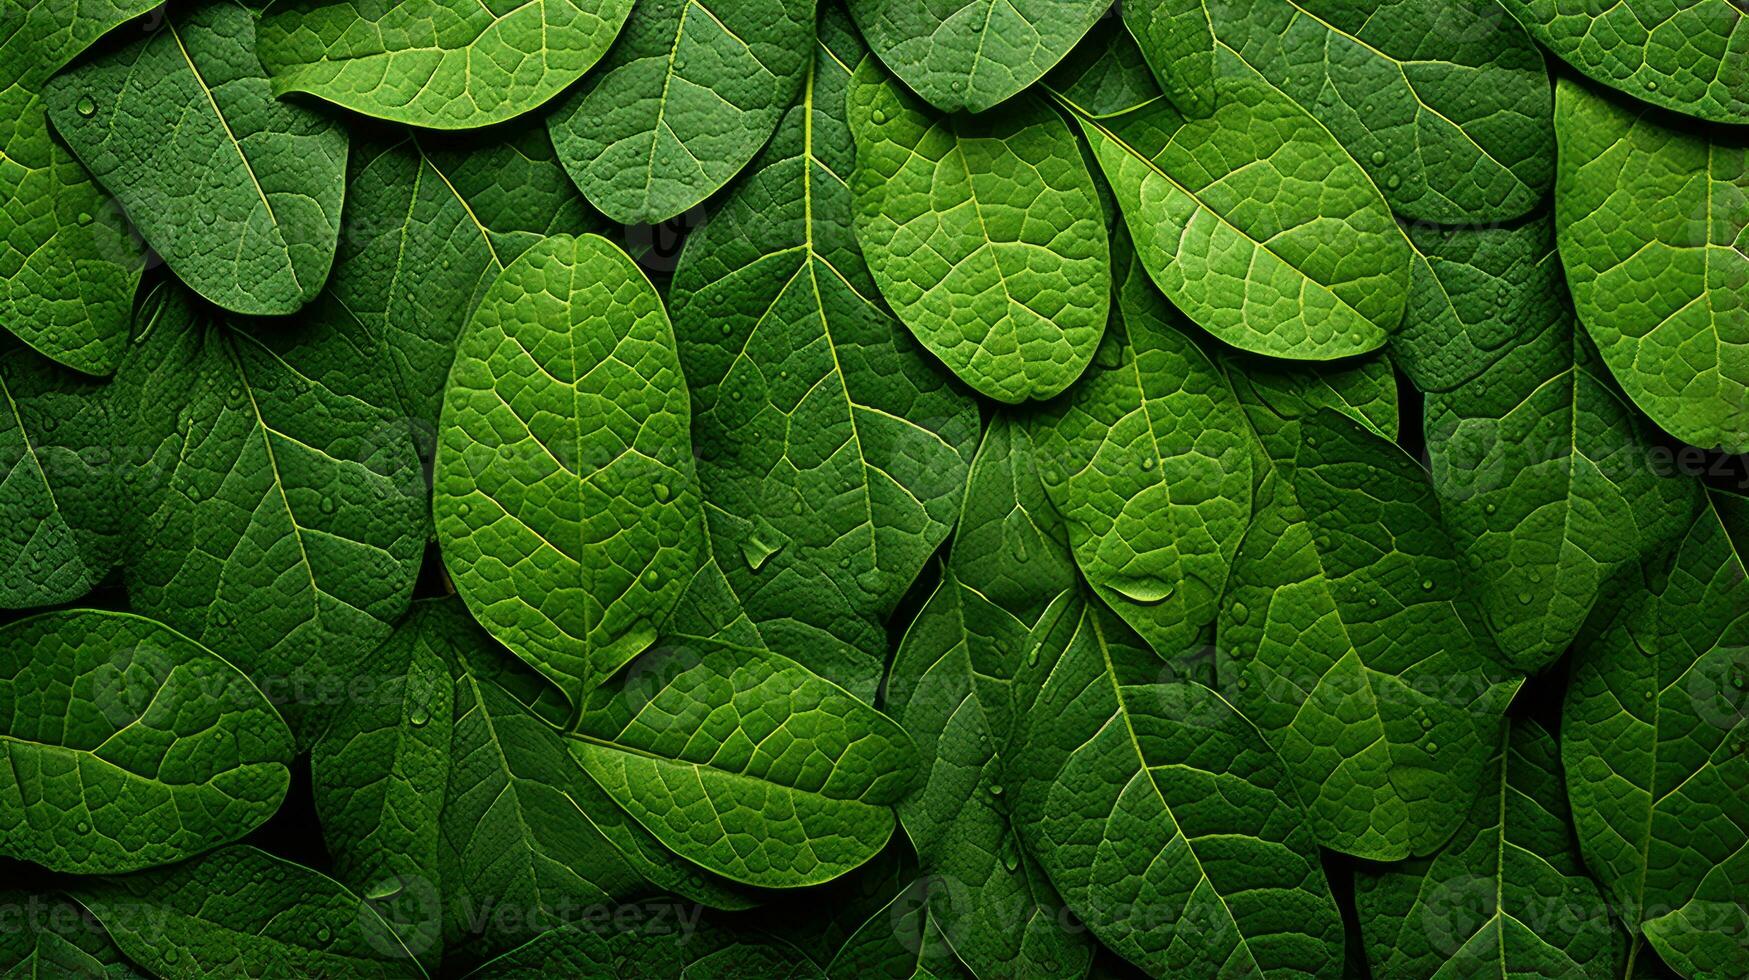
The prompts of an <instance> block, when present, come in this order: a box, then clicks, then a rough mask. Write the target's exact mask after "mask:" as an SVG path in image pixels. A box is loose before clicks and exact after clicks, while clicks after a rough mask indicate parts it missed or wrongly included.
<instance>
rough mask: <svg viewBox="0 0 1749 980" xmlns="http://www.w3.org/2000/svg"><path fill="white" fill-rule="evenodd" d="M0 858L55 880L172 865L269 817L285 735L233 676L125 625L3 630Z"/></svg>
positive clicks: (51, 620) (165, 633)
mask: <svg viewBox="0 0 1749 980" xmlns="http://www.w3.org/2000/svg"><path fill="white" fill-rule="evenodd" d="M0 704H4V705H6V706H7V707H6V709H5V711H4V713H3V715H0V754H4V756H5V761H6V765H5V766H4V767H0V773H4V775H0V853H4V854H5V855H7V856H8V857H15V858H19V859H22V860H27V861H34V862H36V863H38V864H41V865H44V866H45V867H48V868H51V869H53V870H56V871H69V872H74V873H79V874H103V873H118V872H124V871H133V870H135V869H138V868H149V867H151V866H153V865H157V864H167V863H170V862H172V861H180V860H182V859H184V858H187V857H190V856H192V855H195V854H199V853H201V852H202V851H206V850H208V849H210V848H213V847H216V846H218V845H220V844H224V843H228V842H230V841H233V840H236V839H237V838H239V837H242V836H243V835H244V834H247V833H248V832H249V831H251V830H253V829H255V828H256V827H258V826H260V825H261V824H262V823H263V822H265V821H266V820H267V818H268V817H271V816H272V815H273V812H274V811H275V810H276V809H278V808H279V802H280V800H281V799H283V798H284V797H285V791H286V787H287V785H288V784H289V783H290V780H291V777H290V773H289V766H290V764H291V757H292V740H291V733H290V732H289V731H287V730H286V727H285V722H283V721H281V720H280V718H279V715H278V713H277V712H275V711H274V710H273V706H272V705H270V704H268V702H267V699H266V698H265V697H264V696H262V694H261V691H260V690H258V689H257V688H256V687H255V686H254V685H253V684H251V683H250V682H249V679H248V678H247V677H244V676H243V675H242V674H241V673H240V672H239V671H238V670H237V668H235V667H232V666H231V665H230V664H228V663H226V662H225V661H223V660H221V659H219V658H218V657H217V656H215V655H214V654H212V653H210V652H208V651H207V650H205V649H204V648H202V647H201V646H200V645H199V644H196V643H195V642H193V641H192V640H190V639H188V638H187V637H185V636H183V635H181V634H179V633H177V632H175V631H174V630H171V629H168V628H166V627H164V626H162V625H160V624H158V623H155V622H152V621H151V620H149V619H143V618H141V617H139V616H134V615H131V614H129V613H112V612H99V611H96V610H68V611H65V612H53V613H44V614H42V615H40V616H33V617H31V618H29V619H24V620H19V621H18V622H15V623H11V624H8V625H7V626H5V627H4V628H0Z"/></svg>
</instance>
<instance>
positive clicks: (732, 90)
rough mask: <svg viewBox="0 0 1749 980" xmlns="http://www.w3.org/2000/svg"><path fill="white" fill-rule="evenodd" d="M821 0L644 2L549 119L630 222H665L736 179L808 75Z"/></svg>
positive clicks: (588, 184)
mask: <svg viewBox="0 0 1749 980" xmlns="http://www.w3.org/2000/svg"><path fill="white" fill-rule="evenodd" d="M814 5H815V0H731V2H724V0H672V2H669V0H639V2H638V4H637V6H636V7H635V8H634V9H633V10H632V15H631V19H630V20H628V21H626V25H625V31H624V33H623V34H622V35H621V37H620V39H619V41H618V42H617V43H616V44H615V45H614V47H613V50H612V51H610V52H608V55H607V58H606V59H605V60H604V61H603V62H602V64H601V66H600V67H599V68H597V69H596V70H595V71H594V72H592V73H591V74H590V75H589V77H588V78H587V79H585V80H584V82H583V84H582V86H581V87H580V88H578V89H577V90H576V92H574V93H572V94H571V95H569V96H567V97H566V98H565V100H564V101H563V102H561V103H559V107H558V109H557V110H556V111H555V112H554V113H553V114H552V115H551V116H550V117H549V118H548V121H547V125H548V127H549V128H550V129H551V131H552V134H553V145H554V146H556V147H558V150H559V159H561V160H563V161H564V162H565V169H567V170H569V171H570V172H571V178H572V179H573V180H575V181H576V182H577V186H578V187H580V188H582V190H583V193H584V195H585V196H586V197H588V198H589V203H591V204H593V205H595V206H596V207H597V208H599V209H600V210H601V212H602V213H603V214H605V215H607V216H608V217H609V218H612V219H613V220H614V221H617V222H619V223H620V224H626V225H635V224H653V223H656V222H660V221H666V220H668V219H669V218H672V217H674V216H675V215H678V214H680V213H682V212H684V211H686V210H687V209H688V208H691V207H693V206H694V205H696V204H698V203H699V202H701V201H703V200H704V199H705V198H707V197H709V196H711V194H713V193H715V192H716V190H717V189H718V188H720V187H722V186H723V185H724V184H725V183H727V182H728V181H729V180H730V178H732V177H734V176H735V174H736V173H738V172H740V170H741V168H742V167H745V166H746V165H747V162H748V161H749V160H752V159H753V157H754V155H755V154H757V153H758V152H759V148H760V147H761V146H764V145H765V141H766V140H767V139H769V138H770V137H771V131H772V129H773V128H774V127H776V126H777V123H778V120H779V119H780V118H781V117H782V116H783V110H784V107H785V106H787V105H789V104H790V100H791V99H792V98H793V97H794V96H795V94H796V90H797V89H799V88H800V87H801V85H802V81H803V78H804V77H805V76H806V75H807V73H808V65H809V64H810V63H811V62H810V58H811V56H812V51H811V49H810V46H809V44H808V42H809V40H810V39H811V38H812V37H813V36H814Z"/></svg>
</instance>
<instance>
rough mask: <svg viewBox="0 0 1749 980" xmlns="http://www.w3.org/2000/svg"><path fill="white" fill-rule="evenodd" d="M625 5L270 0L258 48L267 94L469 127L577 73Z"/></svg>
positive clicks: (607, 1)
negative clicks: (268, 77) (278, 0)
mask: <svg viewBox="0 0 1749 980" xmlns="http://www.w3.org/2000/svg"><path fill="white" fill-rule="evenodd" d="M631 9H632V0H497V2H494V3H491V4H486V3H482V2H480V0H411V2H390V0H340V2H332V0H298V2H295V3H291V4H275V5H274V6H273V7H272V8H271V12H270V13H269V14H268V15H267V16H266V17H265V18H264V19H263V20H262V22H261V28H260V39H259V41H257V43H256V48H257V50H259V51H260V53H261V60H262V62H263V63H264V64H266V66H267V69H268V71H270V72H272V74H273V91H274V94H275V95H283V94H285V93H287V92H307V93H309V94H312V95H315V96H317V97H319V98H323V99H326V100H328V101H329V102H332V103H334V104H336V105H341V106H345V107H346V108H348V109H351V110H353V111H355V112H362V113H364V114H365V115H367V116H375V117H377V118H379V119H392V120H394V121H395V122H403V123H407V124H408V125H412V126H426V127H430V128H432V129H474V128H477V127H480V126H489V125H491V124H493V123H499V122H503V121H505V120H507V119H514V118H516V117H517V116H520V115H522V114H523V113H525V112H529V111H531V110H533V109H536V108H539V107H540V106H541V105H542V104H544V103H545V102H546V101H547V100H549V99H551V98H553V97H554V96H556V95H558V94H559V93H560V92H562V91H564V89H565V88H566V87H567V86H569V85H570V84H571V83H572V82H575V81H576V80H577V79H579V78H582V77H583V73H584V72H586V71H588V70H589V69H590V68H591V67H593V66H594V64H595V63H596V62H597V61H599V60H600V59H601V56H602V55H603V54H605V53H606V52H607V48H608V45H610V44H612V43H613V39H614V38H615V37H616V36H617V35H618V34H619V29H620V25H622V24H624V23H625V19H626V14H628V13H630V12H631Z"/></svg>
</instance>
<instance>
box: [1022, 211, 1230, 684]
mask: <svg viewBox="0 0 1749 980" xmlns="http://www.w3.org/2000/svg"><path fill="white" fill-rule="evenodd" d="M1119 252H1120V254H1119V260H1118V266H1119V268H1120V270H1125V271H1124V273H1123V274H1122V275H1121V282H1122V285H1121V287H1120V290H1119V294H1118V297H1117V302H1116V313H1115V315H1114V316H1113V317H1112V321H1111V326H1110V327H1109V328H1108V329H1107V331H1106V337H1105V341H1104V343H1103V344H1102V345H1101V348H1100V353H1099V355H1098V356H1097V357H1096V358H1095V360H1094V367H1093V368H1092V369H1091V370H1090V371H1089V373H1088V375H1087V377H1086V378H1084V379H1083V380H1082V381H1081V383H1079V384H1077V385H1076V386H1075V387H1074V388H1072V389H1070V391H1069V392H1068V394H1066V395H1065V396H1064V397H1063V398H1061V399H1058V400H1057V401H1054V402H1052V403H1050V404H1049V405H1046V406H1044V407H1043V408H1042V409H1041V410H1040V411H1038V412H1037V413H1036V414H1034V415H1033V416H1031V418H1030V420H1029V424H1028V428H1029V431H1030V433H1031V435H1032V440H1033V445H1034V446H1035V447H1036V450H1037V458H1038V465H1039V467H1040V471H1041V473H1042V474H1043V476H1044V483H1045V490H1046V492H1047V493H1048V494H1049V497H1050V500H1051V502H1052V503H1053V504H1055V505H1056V509H1057V511H1058V512H1059V513H1060V514H1062V516H1063V521H1064V523H1066V524H1067V525H1068V529H1069V542H1070V544H1071V545H1072V546H1073V548H1074V553H1075V561H1076V564H1078V565H1079V566H1080V567H1081V572H1082V574H1084V575H1086V576H1087V581H1088V583H1089V584H1090V585H1092V586H1093V589H1094V591H1095V592H1097V593H1098V594H1099V596H1100V598H1102V599H1104V600H1105V601H1106V602H1107V603H1109V604H1110V605H1111V606H1112V608H1113V609H1115V610H1116V611H1117V613H1118V615H1120V616H1122V617H1123V618H1124V619H1125V620H1126V621H1127V622H1128V623H1129V624H1130V626H1131V627H1132V628H1134V629H1135V630H1136V631H1137V632H1139V633H1141V634H1142V636H1143V638H1144V639H1146V640H1147V641H1148V643H1149V644H1150V645H1152V646H1153V647H1154V649H1155V650H1156V651H1158V652H1159V654H1160V655H1161V656H1162V657H1165V658H1167V659H1169V660H1173V659H1176V658H1178V657H1180V656H1181V655H1183V654H1184V653H1185V652H1187V651H1188V650H1190V649H1191V648H1192V647H1195V646H1198V645H1200V637H1201V634H1202V631H1203V628H1204V627H1206V626H1207V625H1208V624H1209V623H1210V622H1212V621H1213V620H1214V616H1215V607H1216V603H1217V601H1218V600H1219V599H1220V595H1221V590H1222V588H1223V587H1225V585H1226V582H1227V573H1228V570H1229V568H1230V566H1231V564H1232V561H1233V556H1234V554H1235V553H1236V552H1237V551H1238V549H1239V539H1240V538H1241V537H1242V536H1243V535H1244V531H1245V522H1246V521H1247V520H1248V519H1249V517H1250V514H1251V485H1252V465H1253V464H1252V459H1251V443H1250V440H1249V438H1248V433H1247V432H1246V430H1245V420H1244V417H1243V416H1242V415H1241V414H1240V410H1239V403H1238V400H1237V399H1236V398H1235V397H1234V395H1233V390H1232V388H1230V387H1229V386H1228V384H1227V380H1226V378H1225V377H1224V376H1223V375H1222V374H1221V372H1220V370H1219V369H1217V368H1216V367H1215V365H1214V364H1213V362H1211V361H1210V360H1209V359H1208V356H1207V355H1205V354H1204V353H1203V352H1202V351H1201V350H1200V349H1199V348H1198V347H1197V346H1196V344H1195V343H1194V342H1192V340H1191V339H1190V338H1189V337H1188V336H1186V335H1185V334H1184V333H1183V332H1181V330H1180V328H1179V326H1178V323H1177V322H1175V320H1174V314H1173V312H1172V310H1171V309H1170V308H1169V307H1168V306H1167V305H1166V303H1165V302H1164V301H1163V300H1161V299H1160V296H1159V294H1158V293H1156V292H1154V290H1153V287H1151V286H1150V285H1149V284H1148V282H1147V281H1146V279H1145V278H1144V277H1143V276H1142V274H1141V272H1140V270H1139V267H1138V264H1137V263H1135V262H1132V261H1130V260H1129V257H1128V254H1127V253H1128V249H1127V248H1125V247H1123V246H1121V245H1120V249H1119Z"/></svg>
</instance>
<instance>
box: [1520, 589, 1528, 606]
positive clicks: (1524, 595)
mask: <svg viewBox="0 0 1749 980" xmlns="http://www.w3.org/2000/svg"><path fill="white" fill-rule="evenodd" d="M1518 604H1519V605H1521V606H1528V605H1530V593H1529V592H1520V593H1519V594H1518Z"/></svg>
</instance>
